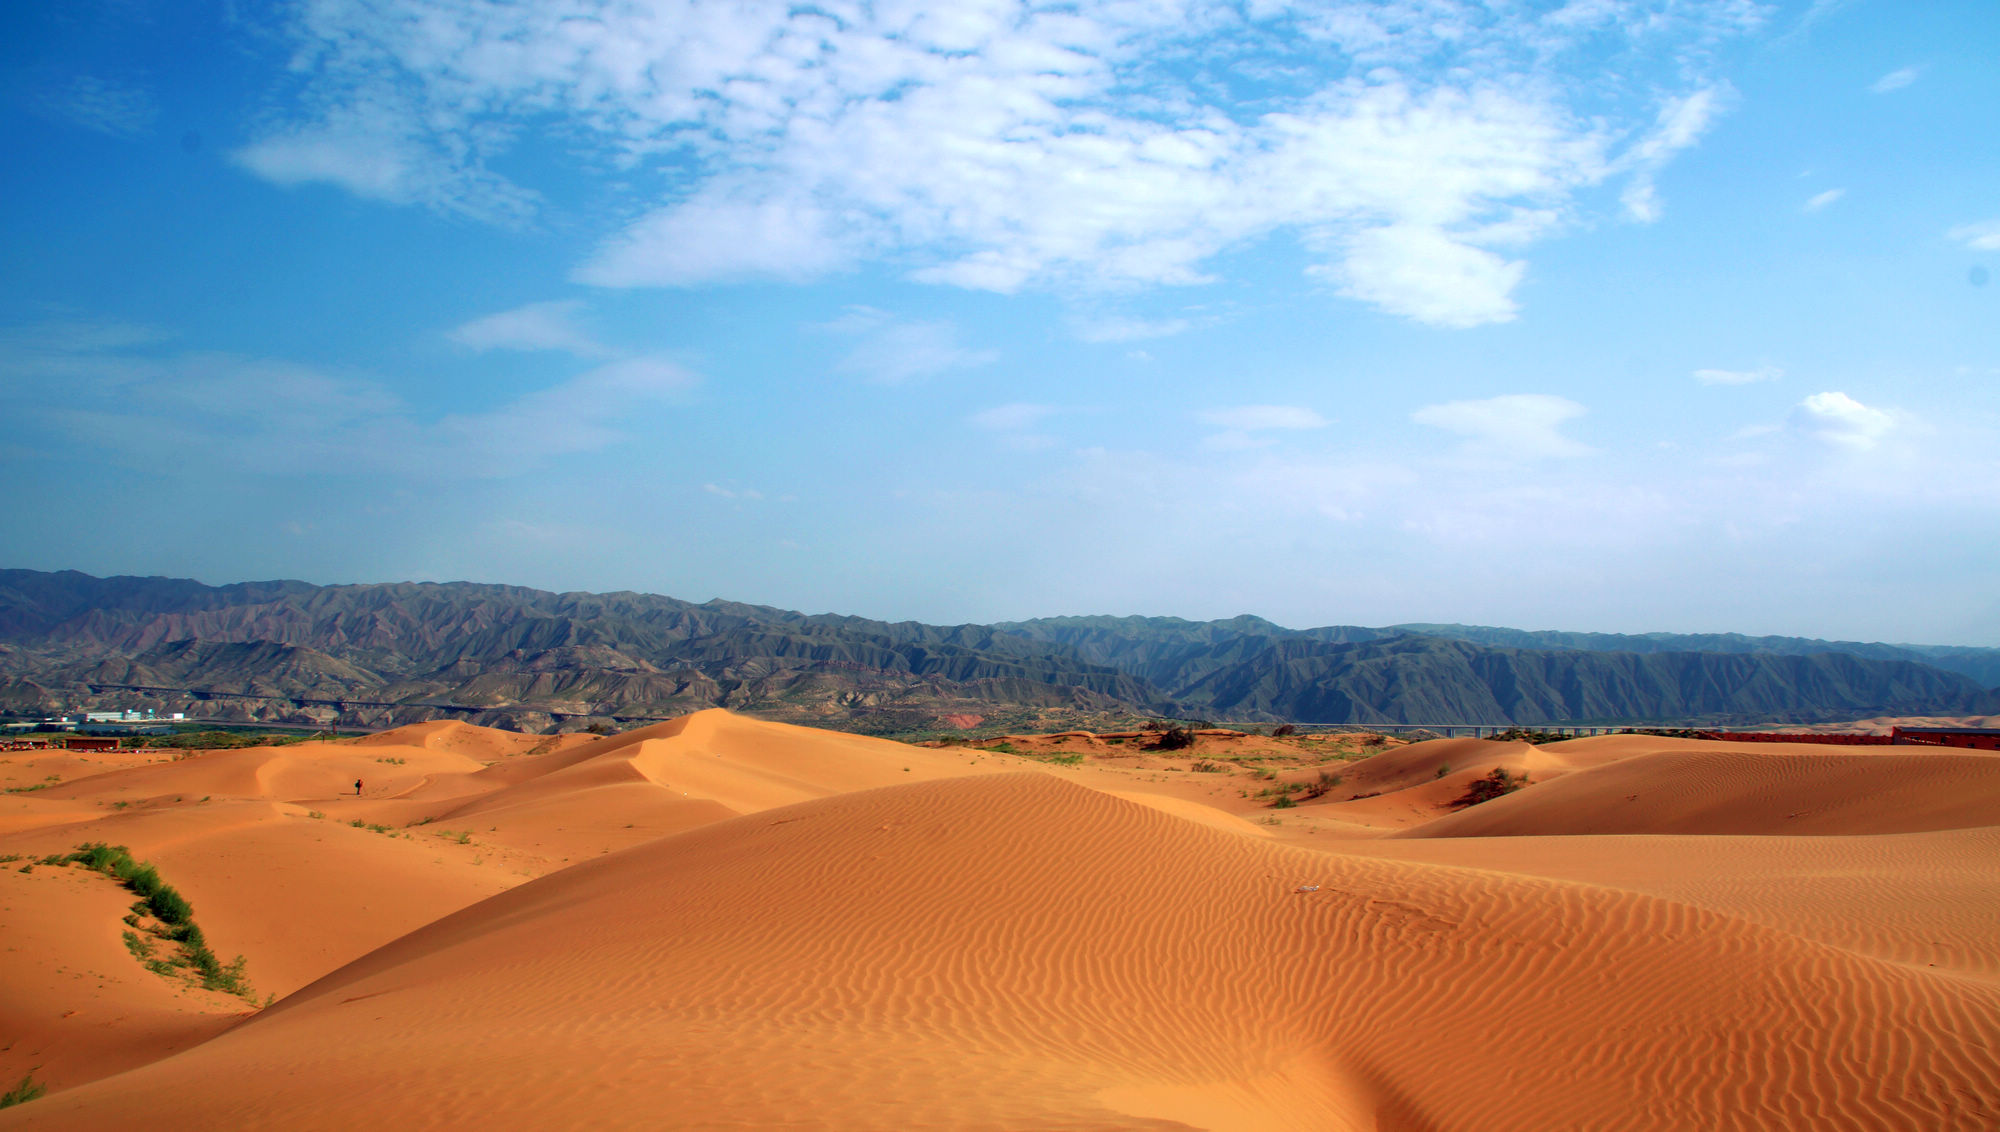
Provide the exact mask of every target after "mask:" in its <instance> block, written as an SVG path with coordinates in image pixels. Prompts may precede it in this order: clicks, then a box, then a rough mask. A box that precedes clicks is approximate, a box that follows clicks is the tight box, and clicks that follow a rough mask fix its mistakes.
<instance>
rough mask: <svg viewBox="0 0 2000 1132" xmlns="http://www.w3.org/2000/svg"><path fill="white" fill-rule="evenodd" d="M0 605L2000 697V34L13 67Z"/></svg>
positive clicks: (1258, 14) (141, 56) (1797, 22)
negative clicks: (1811, 643) (1974, 657)
mask: <svg viewBox="0 0 2000 1132" xmlns="http://www.w3.org/2000/svg"><path fill="white" fill-rule="evenodd" d="M0 57H4V59H5V63H6V66H5V75H6V80H5V86H4V87H3V88H0V91H4V97H5V99H6V105H5V111H4V118H0V129H4V131H5V152H7V153H9V154H10V155H12V157H11V159H10V160H9V161H7V162H6V163H5V164H4V165H0V247H3V248H4V252H5V262H6V264H7V270H6V271H5V272H4V273H0V296H4V312H0V405H4V408H5V411H6V415H7V419H8V421H9V424H10V427H9V428H8V429H7V431H6V434H5V437H4V439H0V475H4V477H5V482H6V485H7V487H8V490H7V491H5V492H4V493H0V520H4V530H5V531H6V532H7V533H5V534H4V535H0V540H4V541H0V549H4V550H5V554H4V555H0V557H4V559H5V564H6V565H13V566H26V567H33V568H41V569H59V568H75V569H82V570H86V571H90V572H93V573H99V574H109V573H135V574H167V575H178V576H192V577H197V578H200V579H202V580H204V581H209V582H227V581H239V580H247V579H258V578H270V577H293V578H302V579H305V580H308V581H314V582H351V581H392V580H404V579H436V580H452V579H470V580H478V581H493V582H508V583H515V584H523V585H532V586H537V587H544V588H551V589H583V590H612V589H637V590H646V591H652V592H659V593H667V594H672V595H675V596H679V597H685V598H690V599H694V600H702V599H706V598H709V597H714V596H720V597H726V598H731V599H736V600H743V601H754V602H763V603H769V604H774V605H779V606H784V607H787V608H797V609H804V610H808V611H838V612H847V613H858V614H863V615H867V616H874V617H884V618H893V619H900V618H916V619H922V620H927V621H933V622H958V621H985V620H995V619H1003V618H1018V617H1030V616H1038V615H1050V614H1064V613H1148V614H1173V615H1179V616H1185V617H1193V618H1208V617H1220V616H1230V615H1234V614H1237V613H1243V612H1252V613H1258V614H1261V615H1264V616H1267V617H1270V618H1272V619H1274V620H1277V621H1279V622H1281V623H1284V624H1290V625H1300V626H1303V625H1318V624H1332V623H1359V624H1385V623H1392V622H1399V621H1416V620H1423V621H1464V622H1473V623H1483V624H1502V625H1513V626H1519V627H1524V628H1564V629H1593V630H1603V631H1626V632H1643V631H1649V630H1670V631H1723V630H1735V631H1742V632H1751V633H1788V634H1801V635H1810V636H1824V637H1834V638H1861V639H1871V640H1899V641H1917V642H1932V643H1960V644H1985V645H1994V644H2000V585H1996V578H1997V577H2000V570H1996V565H2000V280H1996V279H1995V278H1994V276H1995V275H2000V127H1996V119H1995V116H1994V111H1993V108H1994V107H1995V106H2000V68H1996V67H1995V66H1994V65H1993V60H1994V59H1995V58H1996V57H2000V6H1996V5H1994V4H1992V3H1990V2H1972V0H1968V2H1963V3H1927V4H1921V5H1905V4H1890V3H1882V2H1874V3H1870V2H1867V0H1852V2H1849V3H1828V2H1825V0H1821V2H1818V3H1807V2H1798V3H1769V4H1759V3H1752V2H1749V0H1716V2H1706V3H1684V2H1678V0H1634V2H1630V3H1627V2H1621V0H1576V2H1573V3H1568V4H1559V3H1501V2H1495V3H1489V4H1476V3H1458V2H1454V0H1408V2H1394V3H1329V4H1322V5H1299V6H1287V5H1283V4H1279V3H1274V2H1267V0H1250V2H1246V3H1237V4H1206V3H1198V2H1194V0H1184V2H1183V0H1118V2H1112V3H1103V4H1096V3H1077V4H1069V5H1060V6H1033V5H1023V4H1016V3H1003V2H997V0H995V2H986V0H982V2H977V3H973V2H968V3H964V4H956V5H950V6H944V5H935V6H926V5H916V4H902V3H888V2H885V3H876V4H872V5H869V4H854V3H846V2H834V3H823V4H817V5H791V4H766V3H727V4H725V3H694V2H689V0H676V2H667V0H661V2H655V3H649V2H640V0H627V2H619V3H607V2H595V0H563V2H550V3H538V4H530V5H511V4H509V5H501V4H486V3H475V2H471V0H426V2H411V3H400V4H398V3H364V2H360V0H312V2H307V3H297V4H243V5H224V4H209V3H167V2H164V0H162V2H152V0H76V2H74V3H62V4H55V3H45V4H23V5H10V6H8V7H7V8H6V9H5V12H4V14H0Z"/></svg>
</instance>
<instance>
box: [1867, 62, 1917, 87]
mask: <svg viewBox="0 0 2000 1132" xmlns="http://www.w3.org/2000/svg"><path fill="white" fill-rule="evenodd" d="M1923 71H1924V69H1923V68H1922V67H1898V68H1896V69H1895V70H1893V71H1890V72H1889V73H1888V74H1886V75H1883V76H1882V77H1881V78H1879V79H1876V80H1875V81H1874V82H1872V83H1869V84H1868V89H1869V90H1872V91H1874V92H1875V93H1876V94H1888V93H1889V92H1890V91H1892V90H1901V89H1903V88H1904V87H1906V86H1909V85H1910V84H1911V83H1913V82H1916V81H1917V76H1919V75H1921V74H1923Z"/></svg>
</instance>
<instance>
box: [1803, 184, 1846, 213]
mask: <svg viewBox="0 0 2000 1132" xmlns="http://www.w3.org/2000/svg"><path fill="white" fill-rule="evenodd" d="M1846 195H1847V190H1846V189H1828V190H1827V191H1825V192H1823V193H1818V194H1815V195H1814V196H1813V198H1812V199H1811V200H1808V201H1806V203H1805V210H1806V211H1807V212H1818V211H1819V210H1820V209H1822V208H1825V207H1826V206H1827V205H1829V204H1832V203H1833V202H1834V201H1837V200H1839V199H1840V198H1841V197H1844V196H1846Z"/></svg>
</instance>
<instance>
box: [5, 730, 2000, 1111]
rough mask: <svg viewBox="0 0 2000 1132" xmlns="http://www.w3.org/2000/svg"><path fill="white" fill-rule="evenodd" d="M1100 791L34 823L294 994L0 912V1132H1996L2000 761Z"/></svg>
mask: <svg viewBox="0 0 2000 1132" xmlns="http://www.w3.org/2000/svg"><path fill="white" fill-rule="evenodd" d="M1123 754H1124V753H1123V752H1119V753H1118V755H1123ZM1107 758H1108V761H1106V762H1103V763H1100V764H1094V765H1093V764H1085V765H1079V766H1073V767H1067V766H1066V767H1047V766H1044V765H1042V764H1039V763H1035V762H1032V761H1028V760H1023V759H1016V758H1011V757H1008V756H1004V755H998V754H994V753H992V752H986V751H979V750H973V749H965V748H944V749H937V750H926V749H919V748H913V747H909V746H904V745H901V744H896V743H888V742H884V741H880V740H873V739H866V738H861V737H855V736H846V735H835V734H830V733H826V732H818V731H812V730H809V729H803V728H794V727H784V726H780V725H773V724H764V723H758V722H754V721H750V720H745V719H741V718H738V717H735V716H731V715H728V714H727V713H723V712H703V713H698V714H696V715H693V716H688V717H684V718H683V719H679V720H675V721H672V722H670V723H666V724H660V725H655V726H652V727H647V728H642V729H639V730H637V731H634V732H629V733H626V734H624V735H619V736H612V737H607V738H602V739H588V738H576V739H566V740H564V741H562V742H559V743H544V742H543V741H540V740H531V739H530V738H529V737H520V736H511V735H506V734H504V733H487V732H482V731H481V730H480V729H477V728H466V727H464V726H463V725H424V726H422V727H420V728H404V729H399V731H398V732H395V733H385V735H383V736H377V737H374V738H373V739H372V740H370V741H368V742H365V743H357V742H346V743H341V744H300V745H296V746H292V747H284V748H273V749H264V750H262V751H248V752H228V753H217V754H213V755H201V756H197V757H195V758H189V759H184V760H181V761H178V762H171V763H161V764H157V765H151V766H129V767H124V768H119V769H114V770H111V771H109V772H107V773H102V774H95V775H86V776H84V777H80V778H77V779H73V780H70V781H65V782H62V783H60V784H59V785H54V786H51V787H49V788H48V789H44V790H38V791H36V792H35V793H34V794H31V795H12V796H8V797H6V798H4V799H0V855H4V854H7V853H40V852H44V851H47V852H53V851H57V850H61V849H66V848H68V847H71V846H73V845H74V844H76V843H77V842H79V841H81V840H109V841H115V842H119V843H123V844H129V845H131V846H132V847H133V848H134V851H135V852H136V853H138V854H140V855H141V856H143V857H145V858H147V859H149V860H152V861H154V862H155V863H156V864H158V865H159V867H160V868H161V869H162V871H163V873H165V875H166V876H167V877H168V878H169V879H170V880H171V881H172V882H173V883H175V884H176V885H177V886H179V887H180V888H181V889H182V890H183V891H184V892H185V893H186V894H187V895H188V896H189V898H190V899H191V901H192V902H193V904H194V905H195V908H196V914H197V918H198V919H200V920H201V922H202V923H203V925H204V929H205V930H206V931H207V933H208V934H209V936H210V938H211V940H212V941H213V943H214V944H215V946H216V949H217V950H218V951H220V952H223V953H224V954H235V953H237V952H241V953H242V954H244V956H245V958H246V964H247V968H248V972H249V975H250V977H251V979H252V981H253V982H254V983H255V984H256V985H257V986H258V988H259V989H260V990H263V989H266V988H268V989H270V990H272V991H275V992H277V993H278V994H280V995H282V996H283V997H281V998H280V1000H279V1001H278V1002H276V1004H275V1005H272V1006H270V1007H268V1008H266V1009H263V1010H262V1011H255V1012H253V1011H252V1010H251V1008H250V1005H249V1004H247V1003H244V1002H242V1001H241V1000H239V999H229V998H224V997H223V996H220V995H217V994H213V993H210V992H201V991H193V990H186V989H182V988H179V987H178V986H177V985H176V984H173V983H170V982H169V981H167V980H164V979H161V978H159V977H158V976H156V975H154V974H153V973H151V972H148V971H146V970H145V969H144V968H143V967H140V966H139V965H138V964H137V963H136V962H135V961H134V960H133V959H132V958H131V957H130V956H129V955H127V954H125V952H124V948H123V946H122V944H121V943H120V941H119V931H120V929H121V926H122V925H121V924H120V921H119V915H120V914H121V912H122V910H123V907H124V905H125V903H127V902H129V894H127V893H124V892H122V890H119V889H118V888H116V887H115V886H114V885H113V884H112V883H111V882H110V881H109V880H108V879H107V878H104V877H101V876H97V875H94V874H85V873H82V872H81V871H78V870H70V869H53V868H47V867H35V868H33V869H32V870H31V871H30V872H29V873H27V874H22V873H19V872H18V871H16V870H15V868H14V867H12V866H8V867H4V868H0V929H4V932H5V940H6V943H5V946H6V947H7V948H9V949H10V950H8V951H7V952H6V957H7V960H8V962H7V964H6V966H5V970H4V972H0V989H4V990H5V991H6V992H7V993H6V994H5V995H4V996H0V1027H5V1032H6V1033H10V1034H17V1035H19V1036H18V1037H15V1038H14V1039H13V1040H12V1044H11V1045H7V1046H5V1047H4V1048H0V1075H6V1074H13V1075H15V1076H18V1074H19V1073H21V1072H24V1071H29V1070H34V1071H35V1072H36V1073H37V1076H38V1079H41V1080H45V1081H47V1082H49V1083H50V1084H51V1085H53V1086H55V1088H56V1091H55V1092H52V1093H51V1094H50V1095H49V1096H46V1097H44V1098H42V1099H39V1100H36V1101H34V1102H31V1103H29V1104H26V1105H22V1106H19V1107H17V1108H13V1109H8V1110H6V1111H0V1128H13V1127H22V1128H100V1127H122V1126H129V1125H134V1124H140V1123H146V1124H163V1125H165V1126H168V1127H189V1128H212V1127H229V1128H287V1129H290V1128H303V1129H311V1128H334V1127H343V1128H344V1127H347V1126H351V1125H353V1124H355V1123H357V1122H359V1123H370V1124H383V1125H390V1126H397V1127H404V1126H409V1127H440V1128H442V1127H458V1126H463V1125H464V1124H466V1123H467V1122H468V1121H476V1122H477V1123H479V1124H480V1125H481V1126H490V1127H495V1128H503V1129H504V1128H548V1127H566V1126H576V1125H586V1124H587V1125H589V1126H592V1127H607V1128H615V1127H631V1128H657V1127H673V1128H720V1127H738V1128H741V1127H773V1126H783V1127H801V1128H889V1127H910V1126H927V1125H928V1126H950V1127H964V1128H996V1129H998V1128H1006V1129H1022V1128H1036V1129H1042V1128H1049V1129H1059V1128H1062V1129H1091V1128H1107V1129H1108V1128H1162V1129H1164V1128H1213V1129H1276V1128H1311V1129H1396V1130H1431V1132H1443V1130H1469V1132H1485V1130H1489V1129H1490V1130H1496V1132H1504V1130H1508V1129H1535V1130H1542V1129H1569V1128H1588V1129H1598V1128H1604V1129H1619V1128H1633V1129H1726V1128H1743V1129H1751V1128H1756V1129H1765V1128H1815V1129H1818V1128H1835V1129H1840V1128H1852V1129H1883V1128H1907V1129H1990V1128H1993V1127H1996V1126H2000V1053H1996V1051H1997V1050H2000V918H1995V917H1993V916H1992V915H1991V914H1990V911H1991V909H1992V908H1993V907H1995V906H1996V905H2000V880H1996V879H1995V878H2000V805H1996V801H2000V758H1995V757H1992V756H1982V755H1963V756H1961V755H1948V754H1937V753H1924V754H1906V753H1903V752H1900V751H1894V750H1887V751H1877V752H1875V753H1871V754H1867V755H1856V754H1848V753H1841V752H1833V753H1829V751H1828V749H1827V748H1823V747H1810V748H1797V749H1793V748H1785V747H1782V746H1774V745H1754V746H1753V745H1745V746H1744V747H1741V748H1734V747H1729V746H1726V745H1718V744H1707V743H1700V742H1695V741H1683V740H1662V739H1652V738H1646V737H1607V738H1603V739H1590V740H1577V741H1574V742H1568V743H1558V744H1550V745H1546V746H1542V747H1530V746H1528V745H1526V744H1500V743H1491V742H1486V741H1480V740H1442V741H1436V742H1432V743H1421V744H1413V745H1410V746H1407V747H1399V748H1394V749H1391V750H1389V751H1386V752H1383V753H1382V754H1379V755H1376V756H1374V757H1373V758H1370V759H1366V760H1362V761H1357V762H1354V763H1351V764H1349V765H1347V766H1346V767H1345V768H1344V769H1345V774H1344V782H1343V788H1342V790H1341V791H1339V792H1338V793H1339V794H1340V795H1342V796H1341V797H1336V796H1335V794H1334V793H1333V792H1330V793H1329V794H1328V795H1326V796H1324V797H1322V798H1320V799H1318V800H1315V801H1313V802H1309V803H1306V804H1304V805H1301V806H1299V807H1297V809H1296V810H1287V811H1284V815H1283V816H1282V817H1280V816H1277V815H1276V814H1275V813H1274V812H1273V811H1269V810H1267V809H1265V808H1264V807H1263V804H1262V803H1260V802H1257V801H1254V800H1252V799H1250V798H1246V797H1244V796H1243V793H1242V791H1241V788H1240V786H1236V785H1230V783H1231V782H1232V781H1233V782H1235V783H1242V782H1254V781H1256V780H1254V779H1251V778H1249V777H1248V776H1243V777H1241V778H1235V779H1231V778H1230V777H1229V776H1221V775H1185V774H1170V773H1167V772H1166V771H1165V770H1164V769H1162V768H1159V767H1154V766H1151V765H1150V760H1139V759H1132V758H1130V757H1129V756H1128V757H1124V758H1119V757H1118V756H1117V755H1108V756H1107ZM1494 766H1501V767H1505V768H1507V769H1508V770H1509V771H1510V772H1513V773H1520V774H1526V775H1528V776H1529V778H1530V780H1531V783H1532V784H1531V785H1529V786H1528V787H1527V788H1525V789H1523V790H1521V791H1519V792H1518V793H1515V794H1512V795H1509V796H1507V797H1503V798H1500V799H1497V800H1495V801H1491V802H1487V803H1484V804H1482V805H1478V806H1474V807H1471V808H1468V809H1465V810H1463V811H1461V812H1457V813H1453V812H1452V811H1451V809H1450V803H1451V800H1452V799H1453V798H1455V797H1457V796H1458V795H1459V794H1461V793H1463V791H1464V788H1465V786H1466V784H1467V783H1469V782H1470V781H1472V780H1473V779H1475V778H1477V777H1478V776H1480V775H1482V774H1485V773H1486V772H1487V771H1488V770H1489V769H1491V768H1492V767H1494ZM1441 770H1442V773H1440V771H1441ZM364 772H365V773H366V774H367V775H368V776H369V777H368V779H367V781H368V790H367V791H366V792H364V795H363V796H362V797H359V798H356V797H354V796H353V795H352V793H351V779H350V780H349V793H348V794H347V795H346V796H341V795H340V794H339V793H338V787H339V786H340V781H339V779H340V777H341V776H345V775H349V774H355V775H360V774H362V773H364ZM1287 773H1304V772H1303V771H1301V772H1287ZM329 783H330V784H331V785H332V787H333V788H334V793H333V794H332V795H331V796H328V797H321V796H320V794H319V793H318V792H320V791H323V790H325V789H326V788H327V787H328V785H329ZM378 789H379V793H378V792H377V791H378ZM197 791H200V793H197ZM293 792H302V793H298V794H297V796H287V795H290V794H292V793H293ZM1348 793H1373V794H1374V795H1375V796H1374V797H1370V798H1364V799H1360V800H1353V801H1349V800H1346V799H1345V797H1344V795H1345V794H1348ZM1634 794H1636V795H1637V797H1629V795H1634ZM120 802H123V803H125V804H124V805H123V806H120V805H118V803H120ZM1368 807H1375V812H1372V813H1371V812H1370V811H1369V810H1368ZM1339 814H1348V815H1351V816H1353V824H1352V828H1353V829H1354V830H1355V831H1356V832H1358V833H1359V834H1362V835H1363V836H1362V837H1361V838H1360V839H1354V838H1339V837H1335V836H1322V837H1318V838H1311V839H1308V838H1304V837H1299V836H1297V832H1296V829H1295V827H1292V826H1288V825H1286V824H1284V823H1287V822H1315V821H1316V822H1319V823H1320V824H1318V825H1315V826H1312V827H1311V828H1314V829H1316V830H1319V831H1322V832H1329V833H1331V832H1334V831H1337V829H1338V828H1346V827H1345V826H1342V825H1341V821H1344V820H1346V819H1339V820H1336V819H1335V817H1333V815H1339ZM1246 819H1255V823H1253V821H1252V820H1246ZM1274 821H1275V822H1278V823H1279V824H1277V825H1272V824H1268V823H1270V822H1274ZM349 822H360V823H361V825H360V827H357V826H355V825H351V824H348V823H349ZM1258 823H1263V824H1258ZM371 825H372V826H373V827H374V828H371ZM1398 831H1400V832H1398ZM1383 832H1394V833H1396V836H1392V837H1389V838H1387V839H1383V838H1381V837H1380V836H1379V834H1380V833H1383ZM1286 838H1291V839H1292V840H1290V841H1287V840H1285V839H1286ZM1309 840H1310V841H1314V842H1316V844H1314V845H1312V846H1311V847H1307V846H1306V845H1305V844H1304V843H1305V842H1306V841H1309ZM565 857H567V858H569V861H568V862H565V861H564V858H565ZM531 876H534V877H538V878H539V879H530V877H531Z"/></svg>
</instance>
